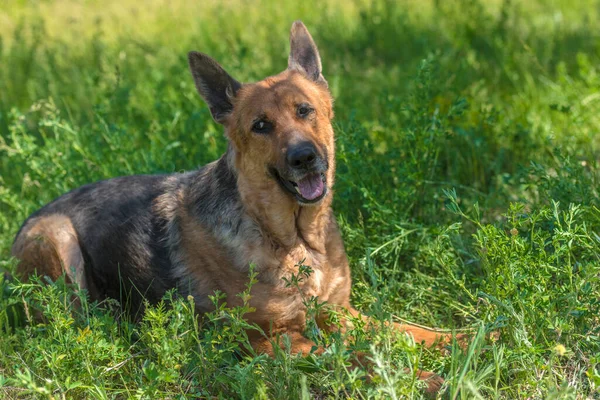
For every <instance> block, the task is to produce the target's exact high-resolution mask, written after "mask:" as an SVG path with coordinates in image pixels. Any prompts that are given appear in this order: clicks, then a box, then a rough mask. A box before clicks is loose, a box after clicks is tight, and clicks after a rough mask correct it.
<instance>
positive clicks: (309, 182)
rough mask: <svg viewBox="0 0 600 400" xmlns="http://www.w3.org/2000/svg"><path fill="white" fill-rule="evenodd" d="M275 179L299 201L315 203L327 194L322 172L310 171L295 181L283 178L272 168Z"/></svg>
mask: <svg viewBox="0 0 600 400" xmlns="http://www.w3.org/2000/svg"><path fill="white" fill-rule="evenodd" d="M273 173H274V175H275V176H276V177H277V181H278V182H279V184H280V185H281V186H283V188H284V189H285V190H286V191H288V192H289V193H290V194H292V195H294V196H295V197H296V199H298V201H299V202H301V203H306V204H310V203H316V202H318V201H319V200H321V199H322V198H323V197H325V195H326V194H327V184H326V182H327V180H326V177H325V174H324V173H318V172H312V173H309V174H306V175H305V176H304V177H302V178H301V179H299V180H297V181H292V180H289V179H285V178H283V177H282V176H281V175H280V174H279V173H278V172H277V170H275V169H273Z"/></svg>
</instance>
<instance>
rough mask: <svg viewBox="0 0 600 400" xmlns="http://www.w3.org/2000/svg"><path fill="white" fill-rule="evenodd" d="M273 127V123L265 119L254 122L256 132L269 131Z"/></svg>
mask: <svg viewBox="0 0 600 400" xmlns="http://www.w3.org/2000/svg"><path fill="white" fill-rule="evenodd" d="M272 129H273V124H271V123H270V122H269V121H265V120H263V119H261V120H258V121H256V122H255V123H254V124H252V131H254V132H256V133H269V132H271V130H272Z"/></svg>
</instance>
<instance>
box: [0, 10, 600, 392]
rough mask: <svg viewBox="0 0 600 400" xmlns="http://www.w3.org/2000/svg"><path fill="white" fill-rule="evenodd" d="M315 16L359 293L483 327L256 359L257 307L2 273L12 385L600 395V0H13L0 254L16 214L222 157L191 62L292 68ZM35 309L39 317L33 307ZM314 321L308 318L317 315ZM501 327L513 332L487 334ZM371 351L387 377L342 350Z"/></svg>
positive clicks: (6, 366)
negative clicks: (456, 343) (301, 34)
mask: <svg viewBox="0 0 600 400" xmlns="http://www.w3.org/2000/svg"><path fill="white" fill-rule="evenodd" d="M295 19H302V20H303V21H304V22H305V24H306V25H307V27H308V28H309V30H310V31H311V33H312V34H313V36H314V38H315V40H316V42H317V44H318V46H319V48H320V51H321V56H322V59H323V67H324V74H325V76H326V78H327V79H328V81H329V83H330V87H331V90H332V92H333V94H334V96H335V98H336V105H335V110H336V118H335V130H336V134H337V138H338V139H337V151H338V173H337V183H336V200H335V202H334V208H335V211H336V215H337V218H338V221H339V223H340V226H341V229H342V232H343V236H344V239H345V243H346V248H347V251H348V253H349V257H350V260H351V265H352V271H353V279H354V285H353V293H352V299H353V303H354V305H355V306H356V307H357V308H359V309H361V310H362V311H364V312H365V313H369V314H371V315H374V316H376V317H377V318H379V319H380V320H382V321H385V320H386V319H390V318H398V317H400V318H403V319H406V320H409V321H412V322H416V323H420V324H423V325H428V326H439V327H443V328H447V329H459V328H467V327H470V328H473V329H475V330H477V331H478V332H479V333H478V335H477V336H476V337H475V338H474V340H473V342H472V343H471V346H470V347H469V348H468V349H467V350H466V351H462V350H459V349H457V348H452V349H449V350H448V351H446V352H440V351H433V350H428V349H423V348H421V347H420V346H417V345H415V344H414V343H412V342H411V340H409V339H408V338H406V337H403V336H401V335H400V336H399V335H395V334H393V333H392V332H388V331H386V330H385V329H383V330H382V331H380V332H369V331H365V329H364V328H363V327H360V326H359V327H357V328H356V330H355V331H354V332H352V335H353V338H354V339H353V341H352V343H351V344H350V345H349V346H345V345H344V343H343V342H342V339H341V338H340V337H339V335H337V336H336V335H330V336H320V335H319V333H318V332H314V331H311V332H308V333H307V334H308V335H309V336H311V337H313V338H314V339H315V340H316V341H317V342H319V343H323V344H327V345H328V351H327V352H326V353H325V354H324V355H323V356H320V357H308V358H301V357H297V356H291V355H289V354H287V353H286V352H284V351H282V352H281V353H279V354H278V355H277V356H276V357H275V358H268V357H266V356H261V355H259V356H256V357H254V358H252V357H250V356H248V355H243V353H242V352H241V351H240V348H242V347H243V346H244V345H245V339H244V335H243V329H244V321H243V314H244V312H246V311H247V310H246V309H245V308H244V307H241V308H233V309H232V308H227V307H226V306H225V305H223V306H221V307H219V308H218V309H217V310H216V311H215V312H214V313H211V314H210V315H207V316H206V318H204V320H203V321H202V323H201V325H198V324H197V323H196V322H195V318H194V310H193V304H191V303H190V302H189V301H187V300H186V299H179V298H176V296H174V294H172V293H171V294H169V295H168V296H167V298H165V302H164V303H163V304H159V305H157V306H153V307H150V308H149V309H148V310H147V311H146V314H145V316H144V318H143V321H142V322H141V323H138V324H132V323H129V322H128V321H127V320H126V319H125V318H119V317H120V315H119V312H118V307H117V306H116V305H115V304H112V303H109V304H100V305H99V304H91V303H88V302H86V301H85V298H83V299H82V301H83V307H82V308H80V309H73V307H72V306H71V304H70V302H69V299H70V294H69V293H70V291H71V290H72V288H68V287H65V285H64V284H61V283H60V282H59V283H57V284H56V285H41V284H39V283H35V282H34V283H30V284H21V283H17V282H15V281H13V282H7V281H3V280H2V278H1V277H0V397H3V398H42V399H46V398H48V399H51V398H52V399H60V398H81V399H83V398H98V399H108V398H119V399H120V398H140V399H154V398H170V399H181V398H197V397H204V398H208V397H210V398H242V399H248V398H259V399H262V398H275V399H285V398H290V399H299V398H302V399H307V398H347V397H351V398H355V399H362V398H382V399H387V398H406V397H408V398H419V397H420V396H421V393H422V391H421V390H420V383H419V382H418V381H416V380H415V379H414V377H413V375H412V374H410V373H406V372H404V369H405V368H409V369H416V368H417V367H418V368H422V369H426V370H432V371H435V372H437V373H439V374H440V375H442V376H444V377H445V378H446V382H447V385H446V396H447V397H448V398H451V399H473V398H485V399H517V398H519V399H521V398H522V399H526V398H527V399H542V398H544V399H546V398H547V399H557V398H573V399H587V398H600V193H599V184H600V172H599V169H598V164H599V162H600V29H598V27H600V1H597V0H588V1H585V0H574V1H567V0H538V1H509V0H506V1H499V0H497V1H484V0H446V1H441V0H434V1H424V0H423V1H417V0H412V1H402V2H395V1H384V0H373V1H366V0H365V1H363V0H353V1H349V0H335V1H327V2H324V1H323V2H319V3H318V4H317V3H315V4H310V2H291V1H290V2H267V1H256V2H254V1H253V2H247V1H242V0H228V1H225V2H220V1H216V0H206V1H195V2H188V1H183V0H171V1H167V0H149V1H144V2H139V1H133V0H120V1H113V0H111V1H99V0H84V1H75V0H57V1H44V0H37V1H33V0H12V1H8V2H2V3H0V268H2V269H5V270H7V271H14V266H15V263H14V260H11V258H10V246H11V244H12V240H13V238H14V236H15V234H16V232H17V230H18V228H19V226H20V224H21V223H22V222H23V220H24V219H25V218H26V217H27V216H28V215H29V214H30V213H31V212H33V211H35V210H36V209H37V208H39V207H40V206H42V205H43V204H45V203H46V202H48V201H50V200H52V199H54V198H55V197H57V196H59V195H60V194H62V193H64V192H66V191H68V190H70V189H72V188H75V187H77V186H79V185H82V184H84V183H88V182H92V181H96V180H99V179H105V178H110V177H115V176H119V175H127V174H138V173H161V172H173V171H182V170H190V169H193V168H196V167H197V166H199V165H202V164H204V163H206V162H208V161H211V160H213V159H215V158H217V157H218V156H219V155H220V154H221V152H223V151H224V149H225V139H224V137H223V134H222V130H221V128H220V127H219V126H218V125H216V124H215V123H213V122H212V119H211V118H210V114H209V112H208V110H207V108H206V107H205V105H204V103H203V102H202V101H201V100H200V98H199V96H198V95H197V93H196V90H195V87H194V85H193V81H192V79H191V76H190V74H189V72H188V68H187V61H186V54H187V51H189V50H198V51H202V52H205V53H208V54H210V55H211V56H213V57H214V58H216V59H217V60H219V62H221V64H222V65H223V66H225V68H226V69H227V70H228V71H229V72H230V73H231V74H232V75H233V76H235V77H236V78H237V79H239V80H241V81H254V80H258V79H262V78H263V77H265V76H267V75H269V74H274V73H277V72H279V71H281V70H283V69H284V68H285V67H286V60H287V52H288V33H289V27H290V25H291V23H292V21H293V20H295ZM34 309H39V310H41V313H42V314H43V315H45V317H46V318H45V321H46V322H45V323H41V322H36V321H35V320H32V319H31V318H30V316H31V314H32V313H33V310H34ZM309 326H311V325H310V324H309ZM491 331H499V332H501V337H500V339H499V340H498V341H495V342H492V341H489V340H485V339H484V336H485V334H486V333H487V332H491ZM354 349H359V350H367V351H370V352H371V354H372V357H373V360H374V364H375V367H374V372H373V373H372V375H373V376H372V379H365V374H366V371H365V370H363V369H354V368H352V367H350V366H349V365H350V363H349V362H350V361H351V360H352V357H353V354H354V353H353V352H352V351H351V350H354Z"/></svg>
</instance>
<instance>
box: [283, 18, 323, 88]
mask: <svg viewBox="0 0 600 400" xmlns="http://www.w3.org/2000/svg"><path fill="white" fill-rule="evenodd" d="M288 69H293V70H296V71H300V72H302V73H304V74H305V75H306V77H307V78H308V79H310V80H312V81H314V82H319V83H324V84H325V85H327V81H325V78H324V77H323V75H322V74H321V72H322V67H321V57H320V56H319V50H317V45H316V44H315V42H314V40H313V38H312V36H310V33H308V29H306V26H304V24H303V23H302V22H301V21H296V22H294V23H293V24H292V31H291V32H290V57H289V59H288Z"/></svg>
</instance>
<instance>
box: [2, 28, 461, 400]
mask: <svg viewBox="0 0 600 400" xmlns="http://www.w3.org/2000/svg"><path fill="white" fill-rule="evenodd" d="M188 59H189V67H190V70H191V73H192V76H193V79H194V82H195V85H196V88H197V90H198V92H199V94H200V96H201V97H202V98H203V99H204V101H205V102H206V103H207V104H208V107H209V109H210V113H211V115H212V117H213V118H214V120H215V121H216V122H217V123H219V124H221V125H223V127H224V131H225V135H226V137H227V139H228V148H227V151H226V152H225V154H223V155H222V157H220V158H219V159H218V160H216V161H214V162H212V163H210V164H208V165H206V166H204V167H202V168H200V169H198V170H196V171H193V172H188V173H176V174H167V175H139V176H127V177H120V178H114V179H109V180H105V181H101V182H97V183H93V184H88V185H85V186H82V187H80V188H78V189H75V190H73V191H71V192H69V193H67V194H65V195H63V196H61V197H59V198H58V199H56V200H54V201H53V202H51V203H49V204H47V205H46V206H44V207H43V208H41V209H40V210H38V211H37V212H35V213H34V214H32V215H31V216H30V217H29V218H28V219H27V220H26V221H25V223H24V224H23V226H22V227H21V229H20V231H19V233H18V234H17V236H16V239H15V242H14V244H13V247H12V254H13V256H14V257H16V258H17V259H18V260H19V264H18V266H17V273H18V274H19V275H20V276H22V277H24V279H26V278H27V277H28V276H31V275H32V274H38V275H43V276H48V277H50V278H51V279H54V280H56V279H57V278H59V277H61V276H65V279H66V280H67V281H68V282H70V283H74V284H77V285H78V286H79V287H80V288H82V289H85V290H86V291H87V292H88V295H89V297H90V298H91V299H92V300H102V299H106V298H114V299H117V300H120V301H121V302H122V303H127V304H129V305H130V306H131V307H133V308H134V309H135V308H136V307H139V306H140V305H141V304H143V302H144V300H148V301H150V302H155V301H158V300H159V299H160V298H161V297H162V296H163V295H164V293H165V292H166V291H167V290H169V289H173V288H177V290H178V293H180V294H183V295H187V296H192V297H193V299H194V302H195V304H196V309H197V310H198V311H199V313H200V314H201V313H204V312H208V311H210V310H212V309H213V303H212V302H211V300H210V299H209V295H211V294H213V293H214V292H215V291H217V290H219V291H221V292H222V293H224V294H225V296H226V301H227V303H228V305H230V306H237V305H241V302H242V300H241V299H240V297H239V296H236V295H237V294H239V293H241V292H243V291H244V290H245V289H246V285H247V283H248V279H249V276H248V275H249V269H250V265H251V264H252V265H254V268H255V272H256V273H257V277H256V279H257V282H256V284H254V285H253V286H252V288H251V293H250V294H251V299H250V305H251V307H253V308H254V309H255V311H254V312H251V313H249V314H247V315H246V318H247V319H248V321H249V322H251V323H254V324H256V325H258V326H259V327H261V328H262V329H263V331H264V332H268V335H266V336H265V335H262V334H259V333H256V332H254V331H252V332H249V339H250V343H251V344H252V346H253V348H254V349H255V350H256V351H258V352H265V353H268V354H272V353H273V345H274V344H273V343H274V339H273V338H276V337H279V335H281V334H287V335H288V337H289V338H290V340H291V352H292V353H301V354H302V355H307V354H309V353H311V352H316V353H319V352H322V351H323V349H322V348H319V347H318V346H315V343H313V342H312V341H310V340H309V339H308V338H306V337H305V336H304V335H303V332H304V330H305V327H306V316H307V310H306V308H305V306H304V305H303V302H302V299H303V298H311V297H312V296H315V297H317V298H318V299H319V301H320V302H327V303H328V304H329V305H330V307H331V308H330V309H336V310H347V311H348V312H349V314H351V315H354V316H355V317H357V318H364V319H365V320H367V321H369V319H368V317H366V316H362V315H361V314H360V313H359V312H358V311H357V310H355V309H354V308H353V307H352V306H351V304H350V287H351V277H350V268H349V265H348V259H347V256H346V253H345V251H344V244H343V242H342V237H341V235H340V231H339V229H338V226H337V224H336V220H335V217H334V214H333V211H332V208H331V201H332V196H333V190H332V188H333V185H334V178H335V146H334V131H333V128H332V125H331V122H332V119H333V116H334V112H333V99H332V96H331V94H330V92H329V89H328V85H327V81H326V80H325V78H324V76H323V74H322V66H321V59H320V56H319V52H318V50H317V47H316V45H315V42H314V41H313V38H312V37H311V35H310V33H309V32H308V30H307V29H306V27H305V26H304V24H303V23H302V22H300V21H296V22H295V23H294V24H293V26H292V28H291V34H290V54H289V59H288V68H287V69H286V70H284V71H283V72H281V73H280V74H278V75H275V76H271V77H267V78H265V79H263V80H262V81H260V82H257V83H250V84H241V83H240V82H238V81H237V80H235V79H234V78H232V77H231V76H230V75H229V74H228V73H227V72H226V71H225V70H224V69H223V68H222V67H221V66H220V65H219V64H218V63H217V62H216V61H214V60H213V59H212V58H210V57H208V56H207V55H205V54H202V53H198V52H190V53H189V55H188ZM299 262H302V263H303V264H305V265H309V266H310V267H311V269H312V273H311V274H310V275H309V276H308V277H306V279H302V280H301V281H300V282H299V283H298V285H297V287H290V285H286V283H285V279H284V278H286V279H287V278H289V277H290V276H291V275H292V274H297V273H298V268H299V267H298V265H299V264H298V263H299ZM323 314H324V315H319V316H318V318H317V322H318V324H319V326H320V328H321V329H326V330H327V329H334V328H332V327H331V325H329V324H327V323H326V322H325V321H326V320H327V315H326V314H327V312H326V311H324V312H323ZM343 324H346V325H347V324H349V322H348V321H344V322H343ZM395 327H396V328H397V329H398V330H400V331H402V332H406V333H408V334H410V335H412V336H413V337H414V339H415V341H416V342H422V343H424V344H425V345H426V346H433V345H436V344H438V345H444V344H447V343H449V342H450V341H451V339H452V337H451V335H449V334H441V333H438V332H436V331H434V330H428V329H423V328H421V327H417V326H412V325H407V324H395ZM315 349H316V350H315ZM419 374H420V375H419V376H420V378H421V379H426V380H427V381H428V389H427V390H428V392H435V391H436V390H437V389H439V386H440V385H441V382H442V380H441V378H440V377H438V376H437V375H435V374H432V373H428V372H419Z"/></svg>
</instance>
